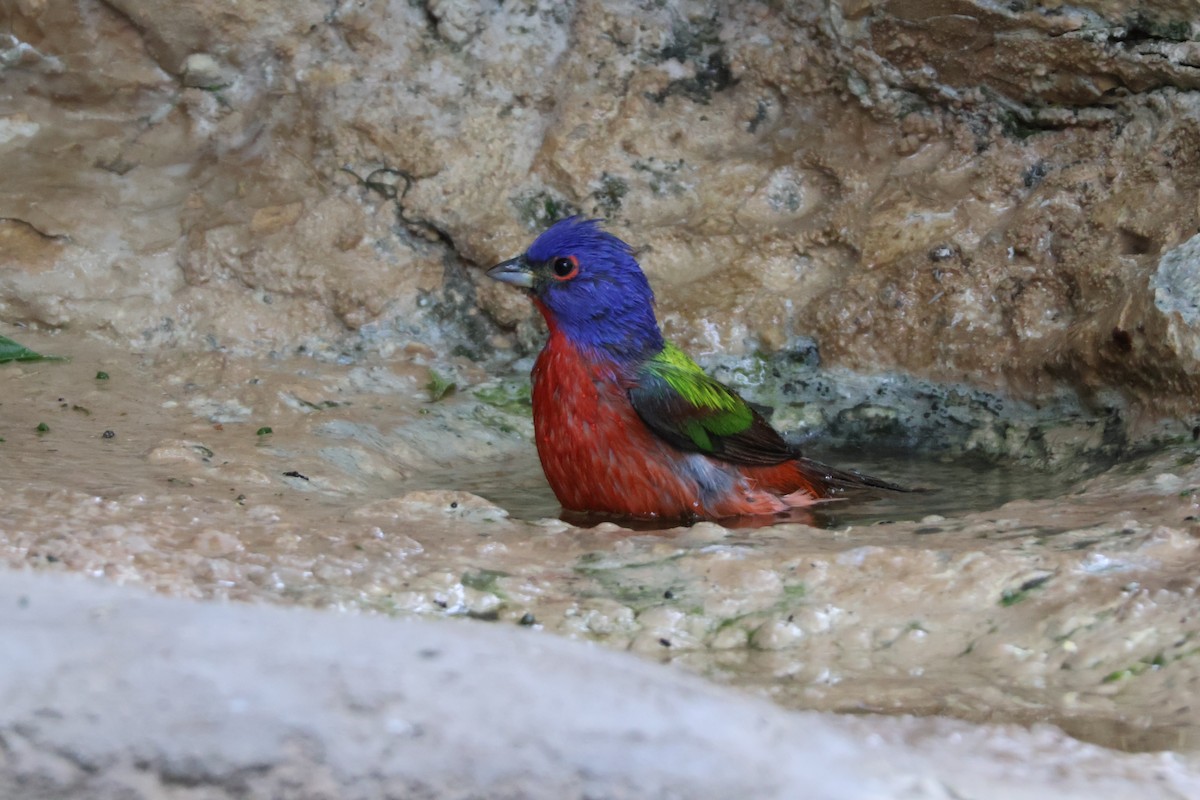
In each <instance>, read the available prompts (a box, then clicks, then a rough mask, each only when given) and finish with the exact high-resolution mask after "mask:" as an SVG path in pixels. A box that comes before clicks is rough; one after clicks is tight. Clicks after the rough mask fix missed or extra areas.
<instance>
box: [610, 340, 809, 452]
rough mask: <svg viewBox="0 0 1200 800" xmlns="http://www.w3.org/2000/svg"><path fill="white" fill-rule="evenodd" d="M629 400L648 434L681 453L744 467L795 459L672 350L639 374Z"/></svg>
mask: <svg viewBox="0 0 1200 800" xmlns="http://www.w3.org/2000/svg"><path fill="white" fill-rule="evenodd" d="M629 400H630V402H631V403H632V404H633V408H634V410H635V411H636V412H637V415H638V416H639V417H640V418H641V420H642V422H644V423H646V426H647V427H649V428H650V430H652V431H654V432H655V433H656V434H658V435H659V436H661V437H662V438H663V439H665V440H666V441H668V442H670V443H671V444H673V445H674V446H676V447H678V448H679V449H681V450H686V451H689V452H695V453H704V454H706V455H710V456H713V457H715V458H720V459H723V460H725V461H730V462H732V463H735V464H744V465H748V466H770V465H773V464H780V463H783V462H784V461H790V460H792V459H794V458H796V457H797V456H798V455H799V454H798V453H797V452H796V451H795V450H793V449H792V448H791V447H790V446H789V445H788V443H787V442H785V441H784V439H783V437H781V436H780V435H779V434H778V433H777V432H776V431H775V429H774V428H772V427H771V426H770V424H769V423H768V422H767V421H766V420H765V419H763V417H762V415H761V414H760V413H759V412H758V411H757V410H756V409H755V408H753V407H752V406H751V405H750V404H749V403H747V402H746V401H745V400H743V399H742V398H741V397H740V396H739V395H738V394H737V393H736V392H734V391H733V390H732V389H730V388H729V387H728V386H725V385H724V384H723V383H721V382H720V381H717V380H716V379H714V378H711V377H709V376H708V375H707V374H705V372H704V371H703V370H702V369H700V367H698V366H697V365H696V364H695V362H693V361H692V360H691V359H690V358H688V357H687V356H686V355H684V354H683V352H682V351H680V350H678V349H677V348H675V347H674V346H672V345H667V347H666V348H665V349H664V350H663V353H661V354H660V355H659V356H657V357H655V358H653V359H650V360H649V361H647V362H646V364H645V365H644V366H643V367H642V369H641V370H639V372H638V373H637V376H636V379H635V381H634V383H633V385H632V386H631V387H630V388H629Z"/></svg>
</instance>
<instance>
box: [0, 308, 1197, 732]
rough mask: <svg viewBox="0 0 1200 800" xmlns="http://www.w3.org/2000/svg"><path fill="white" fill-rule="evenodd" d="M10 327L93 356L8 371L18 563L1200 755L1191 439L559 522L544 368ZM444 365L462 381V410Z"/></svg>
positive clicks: (893, 463)
mask: <svg viewBox="0 0 1200 800" xmlns="http://www.w3.org/2000/svg"><path fill="white" fill-rule="evenodd" d="M0 333H4V334H6V335H10V336H14V338H19V339H20V340H21V341H23V343H25V344H27V345H29V346H31V347H33V348H35V349H39V350H41V351H43V352H54V353H61V354H64V355H68V356H71V360H70V361H69V362H67V363H40V364H29V365H7V366H3V367H0V437H3V439H4V441H3V442H0V496H2V497H3V500H4V502H3V504H2V506H0V561H2V562H3V563H7V564H9V565H12V566H17V567H30V568H34V569H41V570H73V571H80V572H86V573H90V574H95V575H100V576H105V577H107V578H109V579H111V580H115V581H118V582H123V583H133V584H140V585H144V586H148V587H152V588H154V589H156V590H158V591H162V592H165V593H170V594H177V595H185V596H192V597H201V598H233V599H238V600H249V601H265V602H278V603H289V604H298V605H305V606H333V607H339V608H344V609H352V610H363V611H371V612H381V613H387V614H406V613H418V614H428V615H438V616H453V617H473V618H477V619H484V620H492V621H494V622H495V623H496V624H513V625H516V624H522V625H527V626H529V627H533V628H539V629H542V630H545V631H551V632H555V633H559V634H565V635H569V636H575V637H581V638H587V639H592V640H595V641H598V642H602V643H604V644H606V645H608V646H611V647H615V648H627V649H632V650H635V651H637V652H640V653H643V654H646V655H647V656H649V657H653V658H657V659H661V660H664V661H670V662H674V663H676V664H679V665H681V666H683V667H685V668H688V669H691V670H694V671H697V672H700V673H701V674H704V675H707V676H709V677H711V678H713V679H714V680H717V681H721V682H725V683H729V684H732V685H735V686H740V687H744V688H746V689H748V690H751V691H757V692H761V693H764V694H766V695H768V696H770V697H772V698H774V699H775V700H776V701H777V702H779V703H781V704H783V705H786V706H789V707H797V708H815V709H829V710H838V711H843V712H852V713H888V714H896V713H914V714H947V715H952V716H957V717H962V718H966V719H970V720H989V721H1017V722H1032V721H1050V722H1054V723H1056V724H1059V725H1061V726H1062V727H1063V728H1064V729H1066V730H1067V731H1068V732H1070V733H1072V734H1074V735H1076V736H1079V737H1081V738H1084V739H1088V740H1091V741H1096V742H1100V743H1103V744H1107V745H1112V746H1115V747H1121V748H1125V749H1131V750H1145V749H1164V748H1166V749H1176V750H1183V751H1197V750H1200V703H1196V702H1195V701H1194V699H1195V698H1196V697H1200V616H1198V615H1197V609H1198V608H1200V606H1198V605H1197V599H1196V588H1197V584H1198V583H1200V577H1198V576H1200V550H1198V548H1197V539H1196V535H1197V533H1200V524H1198V523H1197V516H1198V515H1200V495H1198V494H1197V492H1200V464H1198V463H1197V451H1196V449H1195V448H1194V447H1190V446H1180V447H1178V448H1177V449H1175V450H1171V451H1164V452H1161V453H1158V454H1156V455H1154V456H1151V457H1146V458H1143V459H1141V460H1139V461H1136V462H1132V463H1127V464H1123V465H1120V466H1118V467H1116V468H1114V469H1111V470H1108V471H1107V472H1104V473H1103V474H1100V475H1098V476H1095V477H1093V478H1090V479H1088V480H1086V481H1083V482H1080V483H1077V484H1075V485H1070V486H1067V485H1063V484H1062V483H1061V482H1057V481H1056V480H1055V479H1054V478H1053V476H1046V475H1043V474H1038V473H1032V472H1026V473H1018V472H1015V471H1013V470H997V469H994V468H993V469H990V470H982V469H979V468H972V467H970V466H968V465H964V464H956V463H952V462H951V463H947V462H931V461H928V460H925V461H921V460H903V459H888V460H883V461H872V460H871V459H868V458H866V457H865V456H864V457H860V458H855V454H853V453H851V454H832V455H831V456H829V457H830V459H831V460H836V461H838V463H848V464H851V465H853V466H858V467H862V468H864V469H867V470H869V471H872V472H876V473H878V474H881V475H884V476H886V477H889V478H892V479H895V480H899V481H902V482H905V483H909V484H913V485H921V486H931V487H934V488H936V489H937V490H938V491H936V492H932V493H927V494H918V495H906V496H902V497H896V498H888V499H882V500H877V501H875V502H873V503H864V504H859V505H851V504H849V503H845V504H834V505H831V506H829V507H826V508H821V509H818V510H816V511H815V512H814V513H813V514H812V515H811V517H807V518H804V519H803V520H801V521H790V522H787V523H784V524H778V525H773V526H770V527H737V528H728V527H724V526H720V525H715V524H712V523H700V524H697V525H694V526H692V527H688V528H674V529H667V530H657V531H633V530H629V529H628V528H624V527H622V526H620V525H617V524H614V523H612V522H607V521H597V520H576V521H577V522H580V523H582V524H579V525H576V524H571V522H567V521H564V520H561V519H558V518H557V507H556V505H555V504H554V502H553V498H552V496H551V495H550V494H549V492H548V490H547V489H546V488H545V485H544V483H543V482H542V481H541V478H540V475H539V472H538V470H537V463H536V459H535V458H534V456H533V453H532V445H531V442H530V426H529V423H528V419H527V417H526V416H525V415H524V414H523V410H522V409H523V400H522V397H523V394H522V390H521V386H520V381H519V380H504V381H501V380H497V379H495V378H494V377H491V376H489V375H487V374H486V373H484V372H483V371H482V370H480V369H479V368H478V367H477V366H475V365H472V364H470V363H467V362H465V361H445V360H439V361H436V362H435V361H433V360H432V358H433V357H432V354H430V353H429V352H428V351H427V350H425V349H424V348H420V347H413V348H410V349H409V350H407V351H405V350H401V351H398V352H395V353H390V354H388V357H386V358H384V357H382V356H378V355H361V354H360V355H357V356H355V357H353V358H351V357H342V358H338V357H336V354H333V355H332V356H330V357H326V358H313V357H309V356H287V357H278V358H263V359H244V358H232V357H226V356H225V355H223V354H221V353H203V354H195V353H161V352H159V353H155V354H147V355H137V354H129V353H123V352H121V351H120V350H118V349H117V348H114V347H112V346H111V345H108V344H105V343H103V342H100V341H94V340H86V339H80V338H70V337H68V336H66V335H61V336H56V337H49V336H39V335H34V334H30V333H28V332H19V331H16V332H15V331H11V330H5V331H0ZM431 368H433V369H434V370H436V372H437V373H438V374H439V375H440V376H442V377H444V378H447V379H453V380H454V381H455V383H456V390H455V391H454V392H452V393H449V394H448V395H447V396H445V397H444V398H443V399H441V400H439V401H438V402H429V390H428V389H427V384H428V383H429V382H430V377H431V373H430V369H431ZM99 371H103V372H105V373H107V375H108V378H107V380H99V379H97V377H96V376H97V372H99ZM39 424H43V425H44V426H45V428H47V430H44V431H41V432H39V431H38V430H37V428H38V426H39ZM267 427H269V428H270V429H271V432H269V433H268V432H266V431H265V430H264V429H265V428H267ZM109 431H110V432H111V435H106V432H109ZM822 455H824V454H822ZM859 455H860V456H861V455H862V454H859Z"/></svg>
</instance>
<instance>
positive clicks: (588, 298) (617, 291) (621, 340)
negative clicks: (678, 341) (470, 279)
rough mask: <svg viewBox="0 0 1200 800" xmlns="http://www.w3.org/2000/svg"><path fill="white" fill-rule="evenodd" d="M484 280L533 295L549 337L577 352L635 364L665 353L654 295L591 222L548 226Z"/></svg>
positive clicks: (617, 244)
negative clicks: (556, 335) (561, 338)
mask: <svg viewBox="0 0 1200 800" xmlns="http://www.w3.org/2000/svg"><path fill="white" fill-rule="evenodd" d="M487 274H488V275H489V276H490V277H492V278H495V279H496V280H498V281H503V282H505V283H509V284H512V285H513V286H519V287H521V288H523V289H526V290H528V291H529V292H530V294H532V295H533V298H534V300H535V301H536V302H537V305H538V307H539V308H540V309H541V311H542V314H543V315H544V316H545V317H546V322H547V323H548V324H549V325H550V327H551V330H552V331H553V330H555V329H557V330H558V331H559V332H561V333H562V334H563V335H565V336H566V337H567V339H568V340H569V341H570V342H571V343H572V344H574V345H575V346H577V347H585V348H590V349H595V350H599V351H604V352H606V353H607V354H609V355H610V356H613V357H616V358H618V359H638V358H642V357H645V356H647V355H650V354H653V353H657V352H658V351H659V350H661V349H662V347H663V338H662V333H661V332H660V331H659V328H658V320H657V319H656V318H655V316H654V292H653V291H652V290H651V289H650V282H649V281H647V280H646V275H645V273H643V272H642V268H641V267H640V266H638V262H637V259H635V258H634V256H633V249H632V248H631V247H630V246H629V245H628V244H626V243H625V242H623V241H621V240H620V239H618V238H617V237H616V236H613V235H612V234H611V233H608V232H607V231H605V230H603V229H601V228H600V223H599V222H598V221H597V220H591V219H582V218H580V217H569V218H567V219H564V220H561V221H559V222H556V223H554V224H553V225H551V226H550V227H549V228H547V229H546V230H545V231H544V232H543V233H542V234H541V235H540V236H538V237H537V239H536V240H534V242H533V244H532V245H530V247H529V249H528V250H526V251H525V252H524V253H523V254H522V255H519V256H517V257H516V258H513V259H509V260H508V261H505V262H504V263H502V264H497V265H496V266H494V267H492V268H491V269H489V270H488V273H487Z"/></svg>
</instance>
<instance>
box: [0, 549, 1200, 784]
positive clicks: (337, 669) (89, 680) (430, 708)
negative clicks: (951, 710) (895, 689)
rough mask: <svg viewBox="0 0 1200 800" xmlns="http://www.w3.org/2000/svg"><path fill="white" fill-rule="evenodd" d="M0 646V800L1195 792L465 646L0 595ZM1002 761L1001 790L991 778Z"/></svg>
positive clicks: (137, 605) (20, 581)
mask: <svg viewBox="0 0 1200 800" xmlns="http://www.w3.org/2000/svg"><path fill="white" fill-rule="evenodd" d="M0 633H2V634H3V636H4V637H5V638H6V639H9V641H10V646H9V647H6V648H5V668H4V670H3V671H2V672H0V742H2V743H3V747H2V748H0V793H2V794H3V795H4V796H5V797H9V798H21V800H35V799H36V798H51V797H62V796H65V795H68V794H69V796H70V797H72V798H76V799H77V800H108V798H114V799H115V798H124V799H125V800H130V799H136V800H157V799H158V798H177V797H204V798H224V797H230V798H232V797H279V796H283V795H286V796H288V797H293V798H298V799H307V798H327V797H338V798H344V799H345V800H353V798H375V797H385V796H386V797H439V798H459V797H461V798H467V797H489V798H523V799H525V800H538V799H539V798H547V800H549V799H550V798H554V800H559V798H564V797H591V798H633V797H656V798H696V800H701V799H702V798H725V797H732V796H738V795H744V796H751V797H758V798H764V799H766V798H793V797H796V796H797V792H803V793H804V794H805V796H808V797H820V798H827V799H828V800H836V799H837V798H846V800H852V799H853V800H866V799H868V798H881V800H882V798H893V797H900V796H903V797H909V798H914V799H916V798H929V799H930V800H934V799H937V800H942V799H943V798H946V799H947V800H948V798H953V797H967V796H969V797H977V798H980V799H981V800H992V799H994V800H1001V798H1018V797H1030V796H1031V795H1033V796H1036V795H1038V794H1041V793H1045V794H1046V796H1049V795H1050V794H1053V796H1055V797H1061V798H1092V797H1098V796H1103V797H1106V798H1112V800H1118V799H1119V798H1131V799H1132V798H1140V797H1145V796H1146V792H1147V791H1152V792H1153V793H1154V795H1155V796H1156V797H1163V798H1180V800H1182V798H1186V797H1194V796H1196V794H1197V793H1198V792H1200V774H1197V773H1196V772H1194V771H1193V770H1191V769H1190V768H1188V767H1187V766H1186V765H1185V764H1183V763H1181V762H1180V761H1178V760H1177V759H1174V758H1171V757H1160V756H1149V755H1119V756H1114V755H1113V754H1111V753H1109V752H1106V751H1103V750H1101V749H1100V748H1094V747H1090V746H1087V745H1078V744H1071V743H1069V742H1068V741H1066V740H1065V739H1064V737H1063V736H1062V734H1059V733H1056V732H1054V731H1053V730H1052V729H1048V728H1042V729H1037V730H1034V731H1031V732H1026V731H1022V730H1012V729H1008V730H1005V729H1002V728H993V729H984V730H981V729H968V728H966V727H965V726H963V725H961V724H953V723H945V722H942V723H937V724H931V723H928V722H920V721H915V720H905V719H882V720H879V721H878V723H876V724H873V725H871V728H872V731H873V732H872V734H871V735H870V736H863V735H862V728H863V726H862V724H861V723H859V722H857V721H850V720H844V719H837V718H833V717H831V716H828V715H820V714H812V713H809V714H799V713H788V712H784V711H781V710H779V709H778V708H776V707H773V706H771V705H769V704H767V703H765V702H762V701H760V700H754V699H750V698H746V697H743V696H740V695H737V694H735V693H732V692H729V691H727V690H721V689H717V688H715V687H712V686H711V685H708V684H706V683H705V682H703V681H701V680H699V679H697V678H689V677H686V676H681V675H678V674H676V673H674V672H672V671H670V670H666V669H663V668H661V667H657V666H655V665H652V664H648V663H645V662H644V661H642V660H640V659H635V658H632V657H630V656H626V655H622V654H617V653H609V652H604V651H601V650H598V649H596V648H591V647H586V646H583V645H580V644H577V643H572V642H566V641H563V640H561V639H557V638H554V637H549V636H545V635H541V634H538V633H536V632H533V631H522V630H518V629H508V630H500V629H497V628H495V627H485V626H483V625H481V624H478V623H475V624H472V623H464V624H459V625H445V624H441V625H439V624H434V623H430V622H425V621H420V620H408V621H395V620H384V619H378V618H374V619H373V618H361V617H353V616H350V617H348V616H346V615H343V614H328V613H316V612H311V611H302V610H296V609H293V610H286V609H276V608H262V607H254V606H247V605H221V604H204V605H201V604H193V603H186V602H182V601H178V600H168V599H163V598H156V597H151V596H146V595H142V594H139V593H136V592H133V591H131V590H127V589H126V590H118V589H115V588H112V587H106V586H102V585H98V584H96V583H92V582H88V581H85V580H82V579H79V578H62V577H51V576H34V575H30V574H22V573H6V574H4V575H3V581H0ZM501 754H503V755H502V756H501ZM1014 757H1015V758H1017V759H1019V760H1020V761H1022V762H1025V763H1024V766H1022V767H1021V768H1013V767H1012V766H1011V765H1008V766H1004V767H1003V768H1001V767H1000V764H1001V763H1002V761H1001V759H1003V760H1009V759H1013V758H1014ZM1151 786H1152V787H1153V788H1152V789H1151V788H1150V787H1151Z"/></svg>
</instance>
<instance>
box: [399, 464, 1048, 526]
mask: <svg viewBox="0 0 1200 800" xmlns="http://www.w3.org/2000/svg"><path fill="white" fill-rule="evenodd" d="M814 457H816V458H818V459H819V460H821V461H826V462H828V463H835V464H846V465H850V466H852V467H853V468H856V469H859V470H860V471H862V472H865V473H867V474H870V475H880V476H885V477H886V479H887V480H890V481H894V482H896V483H898V484H900V485H902V486H908V487H913V488H914V489H916V491H913V492H886V491H881V492H863V493H857V494H848V495H846V496H844V497H839V498H835V499H831V500H828V501H825V502H822V503H818V504H816V505H813V506H810V507H807V508H798V509H793V510H792V511H790V512H787V513H784V514H776V515H773V516H770V517H746V518H735V519H724V520H721V521H720V522H721V525H722V526H724V527H726V528H737V529H744V528H759V527H763V526H766V525H778V524H781V523H800V524H805V525H811V526H812V527H815V528H825V529H835V528H843V527H846V526H848V525H857V526H861V525H874V524H882V523H886V522H898V521H904V520H918V519H924V518H926V517H929V516H931V515H938V516H950V515H955V514H962V513H966V512H972V511H986V510H988V509H992V508H998V507H999V506H1002V505H1004V504H1005V503H1007V502H1009V501H1010V500H1016V499H1026V500H1037V499H1041V498H1044V497H1054V496H1057V495H1061V494H1063V493H1064V492H1065V491H1067V490H1068V488H1069V487H1070V485H1071V480H1070V479H1068V478H1066V477H1064V476H1062V475H1056V474H1052V473H1046V472H1044V471H1041V470H1034V469H1031V468H1029V467H1019V466H1013V465H1008V464H995V463H985V462H982V461H981V460H979V459H970V458H967V459H957V460H950V459H937V458H932V457H929V456H923V455H918V454H914V453H903V454H901V453H896V454H892V455H891V456H889V457H888V458H875V459H866V458H863V457H862V453H860V452H853V453H849V452H842V451H823V452H821V453H819V454H818V455H816V456H814ZM447 487H449V488H453V489H456V490H459V491H464V492H470V493H472V494H477V495H479V496H481V497H485V498H487V499H488V500H491V501H492V502H493V503H495V504H496V505H498V506H500V507H502V508H504V509H505V510H507V511H508V512H509V514H511V515H512V516H513V517H515V518H517V519H525V520H537V519H545V518H553V517H558V518H560V519H562V520H563V521H565V522H569V523H570V524H572V525H576V526H579V527H583V528H590V527H594V526H596V525H598V524H601V523H604V522H614V523H616V524H618V525H620V526H622V527H626V528H629V529H630V530H635V531H654V530H664V529H671V528H676V527H679V525H680V523H679V521H677V520H648V519H630V518H622V517H614V516H611V515H607V514H594V513H582V512H573V511H565V510H563V509H561V508H560V506H559V505H558V500H557V499H556V498H555V497H554V493H553V492H552V491H551V490H550V486H549V485H548V484H547V483H546V480H545V478H544V477H543V476H542V471H541V466H540V465H539V464H538V462H537V459H536V457H535V456H533V455H526V456H523V457H517V458H512V459H510V460H507V461H506V462H505V463H504V464H503V465H495V464H467V465H463V466H460V467H457V468H455V469H452V470H440V471H435V472H426V473H424V474H422V475H420V476H417V477H415V478H414V479H413V481H412V482H411V483H409V484H408V485H407V486H406V488H412V489H444V488H447ZM930 532H932V531H930Z"/></svg>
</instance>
